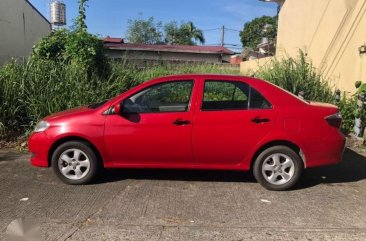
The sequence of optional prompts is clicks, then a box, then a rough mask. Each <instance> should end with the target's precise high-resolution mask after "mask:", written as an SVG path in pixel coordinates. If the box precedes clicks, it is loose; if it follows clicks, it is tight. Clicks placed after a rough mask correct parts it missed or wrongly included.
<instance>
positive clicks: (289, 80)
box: [0, 53, 355, 140]
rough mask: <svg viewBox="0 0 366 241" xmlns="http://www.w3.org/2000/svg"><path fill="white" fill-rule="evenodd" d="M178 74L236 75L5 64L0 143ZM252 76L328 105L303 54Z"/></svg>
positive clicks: (346, 111)
mask: <svg viewBox="0 0 366 241" xmlns="http://www.w3.org/2000/svg"><path fill="white" fill-rule="evenodd" d="M184 73H220V74H239V72H238V71H236V70H233V69H230V68H226V67H223V66H222V65H212V64H181V65H175V64H172V65H169V64H160V65H154V66H146V67H145V68H140V67H137V66H132V65H128V64H127V63H126V62H124V63H123V62H122V63H114V64H112V67H111V71H110V73H109V74H104V75H103V74H102V75H100V73H99V74H93V73H86V71H85V70H84V68H81V67H80V66H78V65H77V64H72V63H71V64H70V63H69V64H66V63H63V62H55V61H50V60H30V61H29V62H28V63H25V64H24V63H17V62H15V61H11V62H9V63H8V64H6V65H4V66H2V67H0V139H6V140H14V139H16V138H17V137H19V136H27V135H28V134H29V133H30V132H31V130H32V129H33V126H34V125H35V124H36V123H37V122H38V121H39V120H40V119H41V118H43V117H45V116H47V115H49V114H51V113H55V112H58V111H61V110H65V109H69V108H72V107H76V106H81V105H86V104H88V103H93V102H99V101H103V100H105V99H109V98H111V97H114V96H116V95H118V94H120V93H123V92H124V91H126V90H128V89H130V88H132V87H134V86H136V85H138V84H140V83H142V82H144V81H147V80H150V79H152V78H156V77H159V76H165V75H170V74H184ZM100 76H106V77H100ZM256 77H259V78H262V79H266V80H268V81H270V82H272V83H274V84H276V85H278V86H280V87H282V88H284V89H287V90H289V91H291V92H292V93H294V94H298V93H299V91H303V92H304V93H305V98H306V99H308V100H314V101H321V102H328V103H333V102H334V88H332V87H331V85H330V84H329V81H328V80H326V79H324V78H323V77H322V75H321V74H319V73H317V71H316V70H315V69H314V67H313V66H312V64H311V62H310V61H309V60H308V59H307V58H306V56H305V55H304V54H303V53H300V55H299V56H298V58H287V59H283V60H273V62H272V64H271V65H270V66H269V67H266V68H262V69H260V70H259V71H258V72H257V74H256ZM338 104H339V106H340V109H341V112H342V115H343V116H344V123H345V124H346V125H345V128H344V131H345V132H350V131H351V129H352V127H353V120H354V114H353V112H354V111H353V110H354V108H355V107H354V105H355V102H354V101H353V100H352V99H347V98H342V100H341V102H340V103H338Z"/></svg>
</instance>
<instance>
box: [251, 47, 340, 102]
mask: <svg viewBox="0 0 366 241" xmlns="http://www.w3.org/2000/svg"><path fill="white" fill-rule="evenodd" d="M255 75H256V76H257V77H259V78H261V79H265V80H268V81H270V82H272V83H274V84H275V85H278V86H280V87H282V88H284V89H286V90H288V91H290V92H292V93H294V94H295V95H297V94H299V92H300V91H303V92H304V97H305V98H306V99H308V100H312V101H320V102H327V103H333V102H334V96H335V93H334V91H335V88H333V87H331V85H330V81H329V80H327V79H324V78H323V77H322V75H321V74H320V73H318V72H317V71H316V70H315V68H314V67H313V65H312V63H311V61H310V60H309V59H307V58H306V56H305V53H304V52H302V51H300V53H299V56H298V57H297V58H285V59H281V60H278V59H274V60H272V62H271V64H270V65H268V66H265V67H263V68H261V69H260V70H259V71H258V72H257V73H256V74H255Z"/></svg>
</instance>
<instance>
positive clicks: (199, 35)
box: [164, 21, 205, 45]
mask: <svg viewBox="0 0 366 241" xmlns="http://www.w3.org/2000/svg"><path fill="white" fill-rule="evenodd" d="M164 31H165V43H166V44H181V45H196V44H197V43H196V42H197V41H198V42H199V43H201V44H204V43H205V38H204V35H203V31H202V30H200V29H197V28H196V26H195V25H194V24H193V23H192V22H187V23H182V24H181V25H180V26H179V27H178V25H177V22H175V21H173V22H170V23H168V24H166V25H165V26H164Z"/></svg>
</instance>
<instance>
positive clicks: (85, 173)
mask: <svg viewBox="0 0 366 241" xmlns="http://www.w3.org/2000/svg"><path fill="white" fill-rule="evenodd" d="M52 168H53V170H54V172H55V174H56V175H57V176H58V177H59V178H60V179H61V180H62V181H63V182H65V183H67V184H73V185H81V184H87V183H89V182H90V181H91V180H92V179H93V178H94V177H95V175H96V173H97V169H98V162H97V157H96V155H95V153H94V152H93V150H92V149H91V148H90V147H89V145H88V144H87V143H84V142H79V141H70V142H66V143H63V144H62V145H60V146H59V147H58V148H57V149H56V150H55V152H54V153H53V155H52Z"/></svg>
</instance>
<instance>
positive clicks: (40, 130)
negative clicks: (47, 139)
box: [34, 121, 50, 132]
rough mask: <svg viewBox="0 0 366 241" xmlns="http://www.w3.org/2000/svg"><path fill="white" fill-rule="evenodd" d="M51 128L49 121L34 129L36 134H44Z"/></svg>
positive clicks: (40, 123) (39, 124)
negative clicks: (43, 132)
mask: <svg viewBox="0 0 366 241" xmlns="http://www.w3.org/2000/svg"><path fill="white" fill-rule="evenodd" d="M48 127H50V123H48V122H47V121H40V122H39V123H38V124H37V125H36V127H35V128H34V132H42V131H45V130H47V129H48Z"/></svg>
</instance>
